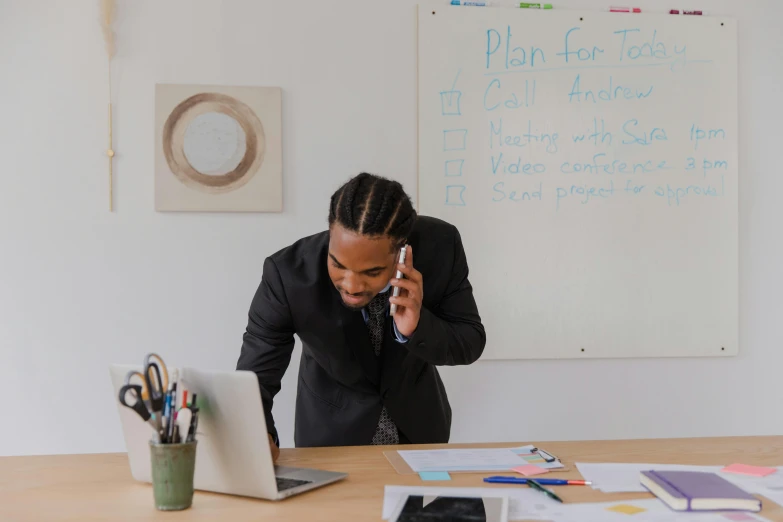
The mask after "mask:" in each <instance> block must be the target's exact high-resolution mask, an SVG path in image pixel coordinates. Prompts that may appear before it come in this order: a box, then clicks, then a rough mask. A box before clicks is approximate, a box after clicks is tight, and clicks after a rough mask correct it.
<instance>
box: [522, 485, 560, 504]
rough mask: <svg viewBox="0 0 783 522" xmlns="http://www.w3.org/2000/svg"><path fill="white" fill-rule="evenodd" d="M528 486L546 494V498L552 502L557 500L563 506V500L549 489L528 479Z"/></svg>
mask: <svg viewBox="0 0 783 522" xmlns="http://www.w3.org/2000/svg"><path fill="white" fill-rule="evenodd" d="M527 485H528V486H530V487H531V488H533V489H535V490H538V491H540V492H541V493H543V494H545V495H546V496H548V497H549V498H551V499H552V500H556V501H558V502H560V503H561V504H562V503H563V499H562V498H560V497H558V496H557V495H556V494H555V493H553V492H552V491H549V490H548V489H545V488H543V487H541V484H539V483H538V482H536V481H535V480H533V479H527Z"/></svg>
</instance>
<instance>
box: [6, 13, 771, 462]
mask: <svg viewBox="0 0 783 522" xmlns="http://www.w3.org/2000/svg"><path fill="white" fill-rule="evenodd" d="M657 3H658V2H654V1H653V0H647V1H645V2H637V4H638V5H641V6H642V7H645V8H647V7H655V4H657ZM604 4H605V2H599V1H597V0H591V1H587V0H583V1H576V0H572V1H570V2H569V4H568V5H569V6H570V7H587V8H592V7H593V6H597V7H603V6H604ZM414 5H415V1H414V0H398V1H396V2H382V1H380V0H341V1H339V2H323V1H321V0H299V1H291V2H289V1H281V0H277V1H269V0H263V1H260V0H259V1H254V0H232V1H224V2H220V1H217V0H211V1H207V0H199V1H192V0H177V1H166V2H159V1H154V0H133V1H130V0H124V1H122V2H121V4H120V9H119V19H120V20H119V23H118V31H117V32H118V43H117V46H118V56H117V58H116V62H115V66H114V82H115V87H116V90H115V96H114V99H115V103H116V109H115V140H116V141H115V150H116V151H117V158H116V162H115V166H116V168H115V171H116V183H115V189H116V211H115V212H114V213H109V212H108V203H107V180H106V178H107V165H106V159H105V156H104V155H103V153H104V149H105V147H106V135H107V122H106V120H107V114H106V82H107V73H106V69H105V66H106V64H105V55H104V50H103V41H102V36H101V33H100V30H99V27H98V21H97V20H98V10H97V1H89V0H79V1H76V0H68V1H67V2H66V1H65V0H46V1H44V0H36V1H35V2H30V1H26V0H5V1H2V2H0V168H1V169H2V170H1V171H0V176H1V177H0V180H2V183H1V184H0V245H2V246H1V248H2V250H0V393H1V394H2V397H3V398H4V401H3V405H4V410H3V418H4V419H5V422H4V423H2V424H3V425H4V426H6V428H5V429H2V430H0V454H2V455H14V454H39V453H72V452H73V453H77V452H104V451H121V450H122V449H123V441H122V436H121V432H120V427H119V421H118V416H117V413H116V410H115V406H114V398H113V397H112V396H111V395H112V394H111V388H110V383H109V378H108V369H107V366H108V364H110V363H112V362H130V363H138V362H140V361H141V358H142V357H143V355H144V353H146V352H147V351H149V350H155V351H158V352H160V353H162V354H164V356H165V357H166V360H167V362H169V364H170V365H173V366H176V365H184V364H187V365H189V366H195V367H201V368H213V369H226V370H228V369H233V368H234V365H235V362H236V359H237V356H238V354H239V347H240V345H241V337H242V333H243V330H244V327H245V323H246V314H247V309H248V305H249V303H250V299H251V298H252V295H253V293H254V291H255V289H256V286H257V284H258V282H259V278H260V276H261V266H262V261H263V259H264V257H265V256H266V255H268V254H271V253H272V252H274V251H276V250H277V249H279V248H281V247H283V246H285V245H287V244H288V243H290V242H292V241H293V240H295V239H297V238H299V237H300V236H303V235H305V234H309V233H312V232H315V231H318V230H322V229H323V228H324V227H325V223H326V213H327V204H328V195H329V194H330V193H331V192H332V191H333V190H334V189H335V188H337V186H338V185H339V184H340V183H342V182H343V181H344V180H346V179H347V178H349V177H350V176H352V175H354V174H356V173H358V172H360V171H361V170H368V171H372V172H377V173H381V174H385V175H388V176H392V177H395V178H397V179H398V180H400V181H401V182H403V183H404V184H405V185H406V186H407V187H408V189H409V190H410V191H411V192H413V191H415V180H416V135H415V129H416V113H415V107H416V99H415V81H416V80H415V75H414V71H415V69H414V64H415V57H416V50H415V39H414V36H415V28H414V18H413V17H414V8H413V6H414ZM681 5H684V7H693V8H705V9H710V10H712V12H714V13H717V14H728V15H733V16H737V17H738V18H739V22H740V51H741V52H740V75H741V79H740V131H741V136H742V138H741V145H740V153H741V162H742V163H741V164H742V168H741V175H740V214H741V215H740V251H741V260H740V269H741V274H740V284H741V291H740V328H741V334H740V355H739V356H738V357H736V358H732V359H720V360H719V359H684V360H683V359H677V360H666V359H647V360H589V361H536V362H526V361H513V362H479V363H477V364H474V365H473V366H469V367H463V368H457V369H444V370H443V372H442V374H443V376H444V379H445V381H446V385H447V388H448V390H449V394H450V397H451V400H452V405H453V408H454V414H455V415H454V426H453V430H452V434H453V436H452V440H454V441H510V440H530V439H538V440H542V439H583V438H621V437H665V436H705V435H729V434H737V435H739V434H769V433H779V432H781V431H782V430H783V414H780V412H781V411H783V405H781V404H783V401H781V398H783V392H781V391H780V387H779V386H778V385H777V382H778V380H779V376H780V375H781V372H782V371H783V349H781V348H783V334H782V333H781V328H780V327H779V325H780V322H781V320H780V317H781V316H783V305H781V298H780V287H781V284H783V276H781V270H780V265H781V259H783V247H782V246H781V233H780V222H781V219H783V210H781V207H780V204H779V201H780V194H781V193H782V192H783V176H781V174H780V167H779V159H778V158H779V151H780V139H781V138H782V137H783V133H781V131H780V126H779V122H780V120H781V117H783V111H781V109H782V108H783V103H782V102H781V98H780V96H778V95H775V94H774V93H775V92H778V91H779V90H780V85H781V83H783V65H781V64H783V61H781V58H780V57H781V56H782V55H783V36H782V35H781V30H780V19H781V15H783V4H780V3H778V2H773V1H772V0H768V1H764V2H762V1H756V2H742V5H740V3H738V2H736V1H729V0H720V1H713V2H707V1H706V0H705V1H704V2H703V3H701V4H696V3H693V2H691V3H688V2H682V3H681ZM156 82H162V83H165V82H169V83H174V82H178V83H205V84H210V83H217V84H229V85H277V86H280V87H282V89H283V103H284V109H283V125H284V137H283V138H284V156H283V161H284V171H285V174H284V177H285V189H284V190H285V211H284V212H283V213H282V214H216V215H215V214H213V215H206V214H159V213H156V212H155V211H154V210H153V101H154V100H153V92H154V84H155V83H156ZM468 259H469V260H470V252H468ZM662 327H665V325H662ZM520 342H524V334H523V333H521V334H520ZM298 355H299V350H298V349H297V352H296V353H295V355H294V361H297V362H298ZM296 364H297V363H296V362H294V363H292V367H291V371H290V372H289V373H288V375H287V376H286V378H285V380H284V386H283V391H282V392H281V394H280V395H279V397H278V401H277V406H276V408H275V414H276V417H277V420H278V422H279V424H280V427H281V434H282V439H283V445H284V446H285V445H291V444H292V432H293V407H294V396H295V386H294V383H295V378H296V368H297V366H296ZM547 388H548V389H549V390H550V391H547ZM533 390H535V392H533Z"/></svg>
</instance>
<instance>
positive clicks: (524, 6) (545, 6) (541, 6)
mask: <svg viewBox="0 0 783 522" xmlns="http://www.w3.org/2000/svg"><path fill="white" fill-rule="evenodd" d="M519 8H520V9H552V4H530V3H528V2H522V3H521V4H519Z"/></svg>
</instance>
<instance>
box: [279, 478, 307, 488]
mask: <svg viewBox="0 0 783 522" xmlns="http://www.w3.org/2000/svg"><path fill="white" fill-rule="evenodd" d="M275 479H277V491H285V490H286V489H291V488H295V487H297V486H304V485H305V484H312V482H313V481H312V480H296V479H289V478H282V477H275Z"/></svg>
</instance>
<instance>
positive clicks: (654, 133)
mask: <svg viewBox="0 0 783 522" xmlns="http://www.w3.org/2000/svg"><path fill="white" fill-rule="evenodd" d="M638 126H639V120H637V119H636V118H631V119H630V120H628V121H626V122H625V123H623V132H624V133H625V134H626V136H628V138H627V139H624V140H623V145H634V144H637V145H643V146H648V145H652V144H653V142H655V141H669V138H668V137H667V136H666V129H664V128H662V127H653V128H652V130H651V131H650V133H649V134H648V133H647V132H642V133H641V136H639V135H638V131H637V130H636V127H638ZM634 133H636V134H634Z"/></svg>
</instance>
